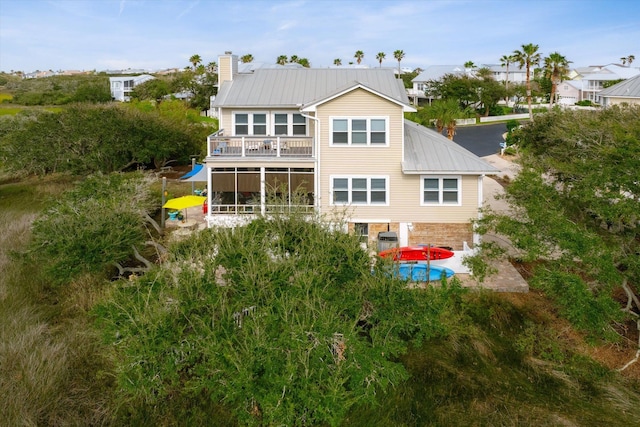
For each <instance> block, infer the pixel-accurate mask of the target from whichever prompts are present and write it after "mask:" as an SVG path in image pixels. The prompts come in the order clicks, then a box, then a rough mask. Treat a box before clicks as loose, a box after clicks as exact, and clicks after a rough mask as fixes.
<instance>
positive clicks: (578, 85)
mask: <svg viewBox="0 0 640 427" xmlns="http://www.w3.org/2000/svg"><path fill="white" fill-rule="evenodd" d="M638 74H640V69H638V68H632V67H625V66H623V65H620V64H609V65H604V66H600V65H597V66H589V67H580V68H575V69H573V70H571V71H570V72H569V77H570V80H565V81H563V82H562V83H561V84H559V85H558V102H559V103H561V104H567V105H571V104H573V103H575V102H578V101H585V100H588V101H591V102H593V103H595V104H600V103H601V99H600V92H601V91H602V90H603V89H604V85H605V84H606V83H607V82H613V81H616V80H621V79H629V78H631V77H634V76H637V75H638Z"/></svg>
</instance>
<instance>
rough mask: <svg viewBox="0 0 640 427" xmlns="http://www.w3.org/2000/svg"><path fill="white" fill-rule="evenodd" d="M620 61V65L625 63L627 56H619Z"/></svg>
mask: <svg viewBox="0 0 640 427" xmlns="http://www.w3.org/2000/svg"><path fill="white" fill-rule="evenodd" d="M620 62H622V65H627V57H626V56H623V57H622V58H620Z"/></svg>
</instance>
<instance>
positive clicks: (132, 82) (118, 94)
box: [109, 74, 155, 102]
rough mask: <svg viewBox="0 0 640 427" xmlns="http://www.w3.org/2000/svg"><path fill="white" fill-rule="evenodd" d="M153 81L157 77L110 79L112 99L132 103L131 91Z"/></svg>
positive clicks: (142, 75) (142, 76) (141, 76)
mask: <svg viewBox="0 0 640 427" xmlns="http://www.w3.org/2000/svg"><path fill="white" fill-rule="evenodd" d="M153 79H155V77H153V76H151V75H149V74H141V75H139V76H119V77H109V87H110V88H111V98H113V99H114V100H116V101H121V102H126V101H130V100H131V91H132V90H133V88H134V87H136V86H137V85H140V84H142V83H144V82H147V81H149V80H153Z"/></svg>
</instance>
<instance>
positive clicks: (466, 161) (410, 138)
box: [402, 120, 500, 175]
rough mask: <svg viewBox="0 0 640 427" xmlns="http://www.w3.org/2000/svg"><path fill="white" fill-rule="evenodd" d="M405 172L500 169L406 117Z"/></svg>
mask: <svg viewBox="0 0 640 427" xmlns="http://www.w3.org/2000/svg"><path fill="white" fill-rule="evenodd" d="M404 138H405V140H404V162H403V163H402V171H403V172H404V173H415V174H418V173H430V174H433V173H443V174H461V175H478V174H485V173H486V174H496V173H498V172H500V171H499V170H498V169H496V168H495V167H493V166H491V165H490V164H488V163H487V162H485V161H484V160H482V159H481V158H479V157H478V156H476V155H475V154H473V153H472V152H470V151H469V150H467V149H465V148H462V147H461V146H459V145H458V144H456V143H455V142H453V141H451V140H449V139H448V138H446V137H444V136H443V135H440V134H439V133H437V132H435V131H433V130H431V129H428V128H426V127H424V126H421V125H419V124H417V123H415V122H412V121H410V120H405V121H404Z"/></svg>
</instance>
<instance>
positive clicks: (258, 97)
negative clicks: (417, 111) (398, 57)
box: [213, 68, 409, 108]
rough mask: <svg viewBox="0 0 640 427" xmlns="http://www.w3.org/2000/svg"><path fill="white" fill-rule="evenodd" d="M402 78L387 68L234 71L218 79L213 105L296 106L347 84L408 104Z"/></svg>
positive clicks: (336, 90)
mask: <svg viewBox="0 0 640 427" xmlns="http://www.w3.org/2000/svg"><path fill="white" fill-rule="evenodd" d="M401 83H402V80H399V79H397V78H396V77H395V75H394V73H393V71H392V70H390V69H384V68H383V69H380V68H378V69H375V68H370V69H337V68H301V69H299V68H279V69H257V70H255V71H254V72H253V73H249V74H236V75H234V76H233V80H231V81H225V82H223V83H222V85H221V87H220V90H219V92H218V95H217V96H216V99H215V101H214V103H213V107H226V108H228V107H271V108H277V107H285V108H286V107H296V108H298V107H300V105H302V104H307V103H311V102H313V101H317V100H320V99H325V98H327V97H328V96H330V95H331V94H334V93H336V92H338V91H339V90H341V89H344V88H345V87H348V86H355V85H362V86H365V87H367V88H370V89H371V90H373V91H375V92H379V93H381V94H384V95H385V96H387V97H389V98H390V99H393V100H395V101H397V102H398V103H401V104H405V105H409V98H408V97H407V92H406V90H405V89H404V86H403V85H402V84H401Z"/></svg>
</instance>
